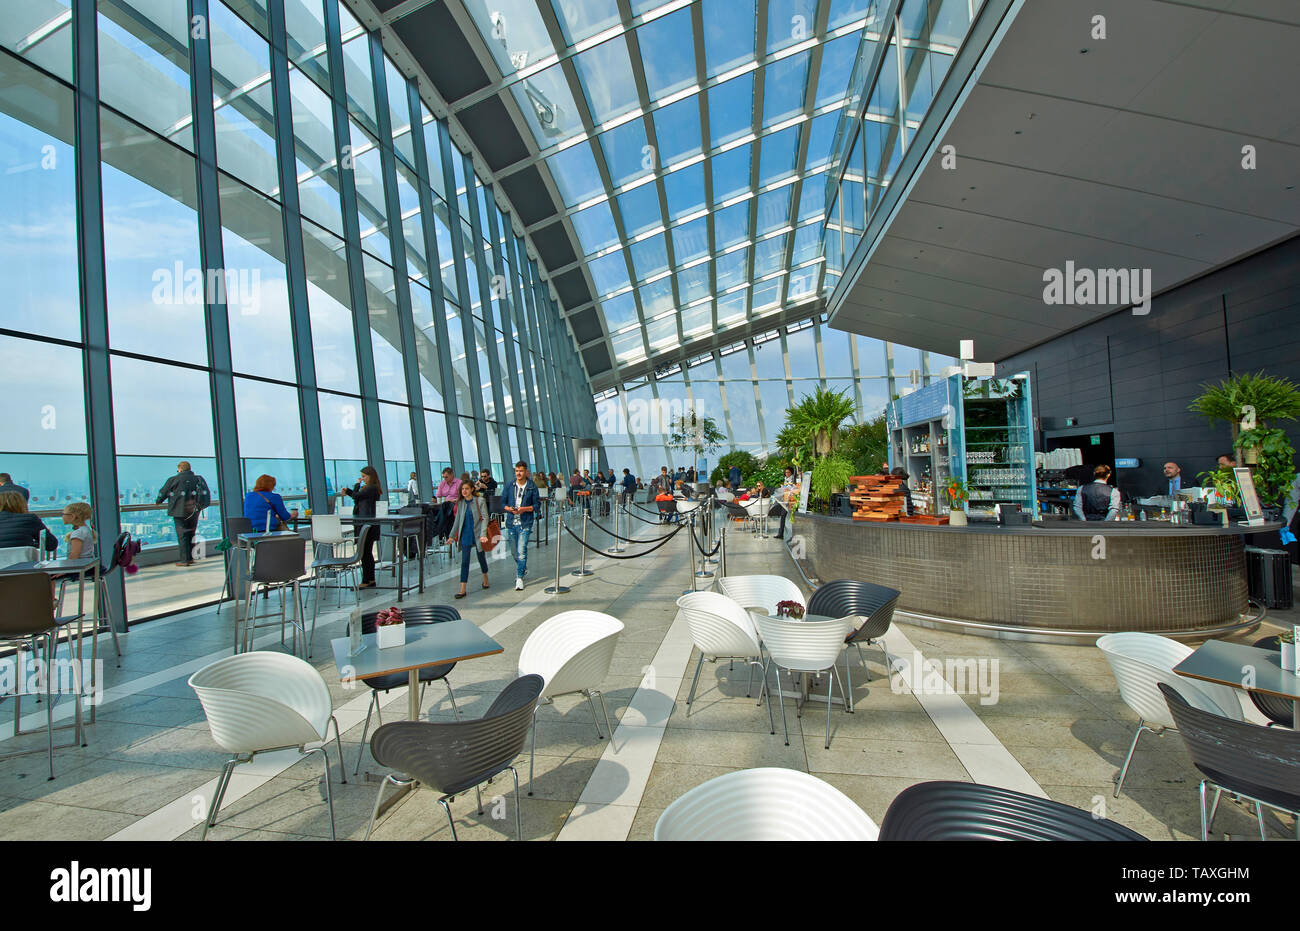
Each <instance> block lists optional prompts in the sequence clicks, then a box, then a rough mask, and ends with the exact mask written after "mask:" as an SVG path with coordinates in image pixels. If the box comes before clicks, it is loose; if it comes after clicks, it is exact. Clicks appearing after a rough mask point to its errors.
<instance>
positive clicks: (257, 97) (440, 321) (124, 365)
mask: <svg viewBox="0 0 1300 931" xmlns="http://www.w3.org/2000/svg"><path fill="white" fill-rule="evenodd" d="M46 7H48V8H49V9H48V10H46ZM209 14H210V15H209V18H208V23H207V27H208V32H207V36H206V41H200V40H196V39H195V37H194V36H193V34H192V30H191V29H190V23H189V20H188V17H187V15H186V7H185V4H171V5H168V4H160V3H158V2H156V0H100V2H99V3H98V4H97V8H96V13H95V17H94V19H93V20H92V21H90V22H82V21H81V20H80V19H79V14H76V13H75V12H70V11H69V6H68V4H66V3H49V4H38V5H37V6H35V7H33V8H32V9H31V10H30V11H29V12H27V13H24V14H22V16H21V17H20V19H19V20H18V21H16V22H15V23H14V24H11V25H10V26H9V27H0V155H2V156H3V158H4V181H3V183H0V211H2V215H3V217H4V222H3V224H0V271H2V272H3V278H4V281H5V283H6V300H5V301H4V303H3V305H0V388H3V389H5V393H6V397H8V398H9V399H10V401H11V404H10V407H11V411H10V414H11V416H10V419H9V424H10V428H9V429H7V430H5V431H4V433H3V435H0V471H6V472H9V473H11V474H12V475H13V477H14V479H15V481H17V482H18V483H19V484H20V485H23V486H25V487H27V488H29V489H30V491H31V507H32V509H33V510H34V511H36V512H37V513H38V514H40V515H41V517H42V519H43V520H45V522H46V524H47V526H49V527H50V529H51V530H52V531H54V532H55V533H56V534H59V535H61V534H62V533H63V532H64V530H65V528H64V527H63V526H62V524H61V522H60V520H59V515H60V513H61V511H62V507H63V505H64V504H66V503H68V502H70V501H79V500H87V501H90V502H91V504H92V506H93V507H94V509H95V514H96V523H97V524H98V525H99V526H98V529H99V531H100V534H101V538H102V537H104V536H107V535H110V534H116V532H117V531H118V530H119V529H122V530H129V531H130V532H131V533H132V534H133V535H135V536H136V537H137V538H139V539H140V541H141V542H142V543H144V544H145V548H144V552H143V553H142V556H141V559H140V562H141V564H142V566H143V569H142V571H141V572H140V573H138V574H136V575H133V576H131V581H130V583H129V584H128V585H127V592H126V597H127V604H128V607H129V617H130V619H131V620H133V621H135V620H140V619H143V618H147V617H150V616H154V615H157V614H161V613H166V612H168V611H172V610H176V609H177V608H180V607H185V606H189V605H191V604H195V603H202V602H204V601H211V600H214V599H215V598H217V597H218V595H219V594H220V592H221V589H222V583H223V578H224V574H225V573H224V561H223V559H222V557H221V550H219V549H218V548H217V546H216V544H217V543H219V542H220V541H221V540H222V539H223V537H225V536H226V534H225V530H224V528H225V524H224V522H223V521H224V518H227V517H237V516H240V515H241V514H242V499H243V497H244V494H245V493H246V492H247V491H249V490H250V489H251V488H252V485H253V483H254V482H255V481H256V479H257V477H258V476H259V475H263V474H267V475H272V476H274V477H275V479H276V482H277V487H276V490H277V491H278V492H280V493H281V494H283V495H284V496H285V498H286V499H287V500H288V501H289V503H290V506H297V507H300V508H306V507H312V508H314V509H315V510H317V511H320V512H323V511H325V510H328V509H330V508H331V506H332V502H333V500H334V495H335V493H336V491H337V490H338V489H339V488H340V487H342V486H345V485H352V484H353V483H355V482H356V481H357V477H358V475H359V472H360V469H361V468H362V467H363V466H365V465H367V464H373V465H374V466H375V468H376V469H377V470H378V471H379V473H380V474H381V476H382V480H383V483H384V485H385V489H386V490H387V491H389V493H390V494H389V499H390V502H391V503H393V504H403V503H405V497H406V496H405V488H406V485H407V482H408V480H409V477H410V474H411V473H412V472H415V473H417V475H419V477H420V479H421V481H422V483H423V486H422V487H423V494H424V496H425V497H426V498H427V497H428V496H429V495H430V494H431V493H432V491H433V486H434V484H436V476H437V474H438V472H439V471H440V470H441V469H442V468H443V467H444V466H447V465H451V466H452V467H453V468H455V469H456V470H457V471H458V472H460V471H469V470H472V469H476V468H478V467H479V464H480V463H483V464H484V465H486V464H488V463H491V465H492V468H493V470H494V472H496V473H498V474H500V473H501V472H502V471H503V466H504V465H506V464H508V463H512V462H513V461H514V460H515V459H516V458H519V457H521V456H523V457H530V458H531V459H533V460H534V461H535V463H534V464H535V465H540V464H543V463H545V462H546V461H547V459H548V458H549V457H550V456H551V452H550V451H552V450H555V449H557V448H563V446H564V445H565V444H567V439H568V437H570V436H574V435H580V433H581V432H589V428H588V427H587V425H586V424H585V423H584V424H583V425H582V426H581V428H580V427H579V425H578V424H575V423H571V422H570V417H569V416H568V414H567V412H568V411H570V410H573V409H574V407H573V405H571V404H561V403H559V399H558V398H557V397H556V394H555V392H556V390H557V387H558V386H559V385H561V384H569V385H574V384H583V385H585V375H584V374H583V367H582V363H581V360H580V358H579V357H578V354H577V350H576V347H575V346H574V343H573V340H572V337H571V335H570V333H569V332H568V328H567V325H566V324H565V323H564V322H563V318H562V314H561V313H560V311H559V308H558V304H557V303H556V301H555V299H554V296H553V295H552V294H551V292H550V289H549V286H548V285H547V284H546V283H545V282H544V280H543V279H541V277H540V274H539V269H538V267H537V264H536V263H535V262H533V261H530V260H528V259H527V247H526V245H525V243H524V241H523V240H522V233H521V232H519V231H521V230H522V229H523V225H522V223H520V222H519V221H518V220H517V219H516V218H514V217H513V216H512V215H511V213H510V209H509V205H508V204H507V203H506V202H505V201H504V200H502V199H500V198H499V195H498V194H497V192H496V190H495V189H494V187H493V185H492V183H491V179H486V178H477V177H474V176H473V174H472V163H471V162H470V161H469V160H468V159H467V158H466V156H465V154H464V153H461V152H460V151H458V150H457V149H456V147H455V145H453V144H452V142H451V138H450V132H449V128H448V126H447V125H446V123H445V122H444V121H442V120H439V119H435V118H434V117H433V115H432V113H431V112H430V110H429V109H428V106H427V105H426V104H425V103H424V101H422V100H421V99H420V98H419V96H418V93H417V91H416V89H415V88H414V86H413V85H411V84H410V83H409V82H408V81H407V79H406V78H405V77H403V76H402V74H401V73H400V72H399V70H398V69H397V68H396V66H395V65H394V64H393V63H392V61H391V60H390V59H388V57H387V56H386V54H385V53H384V52H383V50H382V48H381V47H380V44H379V43H380V39H379V36H378V34H376V33H371V32H368V31H366V29H365V28H364V27H362V26H361V25H360V24H359V23H358V22H357V21H356V20H355V19H354V18H353V17H352V15H351V14H350V13H349V12H348V11H347V9H346V8H345V7H342V6H341V5H340V4H339V0H269V2H257V3H247V2H239V3H235V2H223V0H209ZM33 36H39V37H40V38H39V40H33V39H32V37H33ZM286 50H287V52H286ZM79 53H82V54H90V53H93V54H95V55H97V59H98V61H97V65H98V67H97V69H95V73H96V74H97V75H98V81H99V96H98V98H97V99H96V98H95V97H93V96H90V95H82V96H81V97H80V98H79V97H78V95H77V93H76V88H75V87H74V85H73V83H72V82H73V81H74V76H73V69H72V61H73V60H74V56H75V55H77V54H79ZM275 56H284V57H283V58H281V59H277V58H276V57H275ZM332 62H333V63H338V64H337V67H336V66H334V65H332ZM195 68H199V69H203V73H196V72H194V70H193V69H195ZM209 86H210V87H211V96H210V98H209V97H208V96H206V88H207V87H209ZM144 88H147V92H143V91H142V89H144ZM79 107H80V108H81V109H80V110H79V109H78V108H79ZM86 108H93V109H91V110H90V112H86ZM78 140H84V141H83V142H82V143H81V144H82V145H84V146H86V147H87V148H89V149H90V154H89V158H90V162H89V164H88V165H87V166H86V167H87V169H88V173H83V174H80V175H79V173H78V171H77V167H78V166H77V162H76V156H77V154H78V150H77V145H78ZM81 154H83V155H85V154H86V153H85V152H83V153H81ZM96 169H97V170H98V177H99V179H100V185H101V186H100V187H96V186H95V185H90V184H87V186H86V187H85V189H83V188H82V187H81V186H80V184H79V179H80V178H91V177H93V175H94V173H95V171H96ZM81 183H85V182H81ZM449 192H450V193H449ZM79 217H81V218H82V221H83V222H85V221H86V219H85V218H90V221H91V222H97V221H98V220H99V218H101V217H102V228H101V229H99V230H96V231H94V232H95V235H90V236H83V237H79V236H78V226H77V224H78V222H79ZM453 233H456V235H454V236H453V235H452V234H453ZM101 234H102V240H101V238H100V236H101ZM101 241H102V247H101V246H100V242H101ZM462 308H464V309H462ZM465 315H472V316H470V317H469V318H468V319H466V317H465ZM83 330H84V331H83ZM104 334H106V336H105V335H104ZM467 343H468V345H467ZM88 346H89V347H91V348H88ZM105 350H106V356H105V355H104V352H105ZM467 352H468V353H472V356H467ZM105 358H106V360H107V365H103V364H100V362H97V361H96V360H103V359H105ZM470 358H472V359H473V364H472V365H470V364H468V363H469V359H470ZM88 373H89V374H90V375H91V376H92V377H93V378H95V379H96V383H93V384H85V383H84V382H85V379H86V378H87V376H88ZM567 379H576V380H577V381H576V382H575V381H566V380H567ZM581 394H582V395H583V396H584V398H585V396H587V395H589V392H581ZM88 399H89V400H88ZM88 405H89V407H90V409H91V410H95V411H97V414H96V416H97V417H100V418H102V420H101V421H99V423H101V424H104V423H108V422H109V421H111V425H112V430H111V431H99V430H97V429H96V427H97V425H96V424H92V423H90V420H91V417H90V416H88V407H87V406H88ZM97 405H99V406H97ZM587 411H590V419H591V420H592V421H593V422H594V418H595V412H594V409H591V408H585V405H583V406H581V407H580V408H579V412H580V415H581V416H582V418H583V419H584V420H586V419H587V418H588V414H587ZM181 461H188V462H189V463H190V464H191V466H192V467H193V469H194V471H196V472H198V473H199V474H201V475H202V476H203V477H204V478H205V479H206V481H207V483H208V485H209V488H210V490H211V492H212V499H213V504H212V506H211V507H209V508H208V509H207V510H206V511H205V512H204V513H203V515H202V517H201V520H200V523H199V528H198V534H197V537H196V546H195V549H194V551H193V553H192V554H189V555H192V556H194V557H196V560H197V564H196V566H195V567H193V568H187V569H181V568H178V567H176V566H174V565H172V564H173V563H175V562H177V561H183V560H184V559H185V558H186V555H187V554H181V553H178V552H176V549H175V547H176V542H177V541H176V532H175V528H174V525H173V522H172V520H171V518H170V517H168V516H167V514H166V511H165V508H164V507H163V506H161V505H159V504H158V503H157V497H158V492H159V490H160V489H161V487H162V485H163V483H164V482H165V481H166V480H167V479H168V478H169V477H170V476H171V475H174V474H175V472H176V469H177V464H178V463H179V462H181ZM113 497H116V499H117V500H116V501H113V500H112V498H113ZM98 498H107V499H108V500H107V501H105V500H97V499H98Z"/></svg>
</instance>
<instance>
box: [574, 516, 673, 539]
mask: <svg viewBox="0 0 1300 931" xmlns="http://www.w3.org/2000/svg"><path fill="white" fill-rule="evenodd" d="M587 522H588V523H590V524H591V525H592V526H593V527H595V528H596V529H597V530H599V531H601V532H602V533H607V534H609V535H610V536H611V537H613V538H614V539H615V540H621V541H622V542H624V543H638V544H640V543H654V542H655V540H661V539H663V538H662V537H655V538H654V539H653V540H633V539H632V538H631V537H620V536H619V535H618V534H616V533H615V532H614V531H612V530H607V529H606V528H605V527H602V526H601V525H600V524H599V523H597V522H596V521H594V520H592V519H591V518H587Z"/></svg>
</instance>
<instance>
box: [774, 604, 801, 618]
mask: <svg viewBox="0 0 1300 931" xmlns="http://www.w3.org/2000/svg"><path fill="white" fill-rule="evenodd" d="M803 613H804V608H803V605H801V604H799V602H797V601H790V600H786V601H778V602H777V603H776V616H777V617H788V618H790V619H791V620H794V621H800V620H803Z"/></svg>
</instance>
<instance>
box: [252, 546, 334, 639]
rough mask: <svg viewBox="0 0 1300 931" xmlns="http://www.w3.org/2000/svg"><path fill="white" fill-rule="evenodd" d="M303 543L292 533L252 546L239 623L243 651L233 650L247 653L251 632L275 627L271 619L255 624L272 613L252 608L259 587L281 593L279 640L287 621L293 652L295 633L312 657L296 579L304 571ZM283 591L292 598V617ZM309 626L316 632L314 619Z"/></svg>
mask: <svg viewBox="0 0 1300 931" xmlns="http://www.w3.org/2000/svg"><path fill="white" fill-rule="evenodd" d="M303 543H304V541H303V539H302V537H300V536H298V535H297V534H295V535H293V536H291V537H276V538H272V539H266V540H262V541H261V542H259V543H258V544H257V546H256V547H255V548H254V549H253V568H252V571H251V572H250V573H249V577H248V581H249V590H248V600H247V603H246V609H247V610H246V613H245V615H244V617H243V622H242V642H243V650H237V651H236V652H241V653H246V652H248V651H249V650H251V649H253V635H254V632H255V631H257V630H258V629H259V628H262V627H274V626H275V623H274V620H272V622H271V623H269V624H259V623H257V622H258V621H260V620H264V619H267V618H274V615H273V614H270V613H267V614H257V613H256V612H255V611H254V607H253V606H254V604H255V598H256V595H257V593H258V586H261V591H262V592H270V591H272V590H274V591H278V592H279V593H280V611H279V615H280V642H281V643H283V642H284V625H285V624H286V623H287V624H288V625H289V627H290V628H291V629H292V631H293V653H294V654H295V655H297V652H298V635H299V634H302V639H303V640H304V641H305V642H306V649H305V650H304V653H305V654H306V657H307V659H310V658H311V638H310V637H308V636H307V630H306V628H305V625H304V623H303V612H302V597H301V589H300V588H299V582H300V580H301V579H302V577H303V575H305V574H306V572H307V550H306V547H305V546H304V545H303ZM286 591H287V592H288V593H289V594H290V595H291V596H292V597H293V616H292V618H290V617H288V616H287V613H286V608H285V603H284V596H285V593H286ZM312 625H313V626H312V633H313V634H314V633H315V632H316V631H315V620H314V619H313V621H312ZM235 639H236V643H237V644H238V643H239V642H240V639H241V634H239V633H237V634H236V638H235Z"/></svg>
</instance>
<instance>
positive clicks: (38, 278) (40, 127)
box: [0, 7, 81, 340]
mask: <svg viewBox="0 0 1300 931" xmlns="http://www.w3.org/2000/svg"><path fill="white" fill-rule="evenodd" d="M20 9H23V8H21V7H20V8H17V9H16V10H12V11H11V15H18V10H20ZM20 19H25V16H20ZM5 29H6V26H5V25H3V24H0V32H4V31H5ZM28 96H35V97H37V98H39V100H40V102H41V106H39V107H32V106H28V105H23V104H20V103H19V102H18V101H20V100H22V99H23V98H26V97H28ZM0 104H3V106H0V157H2V158H3V160H4V164H5V165H6V171H7V174H6V177H5V180H4V183H3V184H0V216H3V217H4V225H3V226H0V278H2V279H3V280H4V282H5V301H4V303H3V305H0V326H3V327H6V328H8V329H12V330H17V331H19V332H22V333H35V334H41V335H45V336H58V337H62V338H64V339H71V340H77V339H80V337H81V309H80V300H81V297H80V290H79V288H78V271H77V218H76V211H75V203H74V198H75V197H76V177H75V168H76V163H75V158H74V153H73V149H72V146H70V145H68V144H66V143H65V142H64V141H63V140H65V139H71V138H72V131H73V127H72V91H70V90H68V89H66V88H64V87H63V86H62V85H59V84H57V83H56V82H54V81H52V80H50V79H49V78H46V77H43V76H42V75H39V74H38V73H37V72H36V71H35V69H33V68H31V67H29V66H27V65H24V64H19V63H17V62H15V61H14V60H13V59H11V58H9V57H8V56H3V57H0ZM11 114H22V116H21V118H18V117H16V116H14V115H11Z"/></svg>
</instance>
